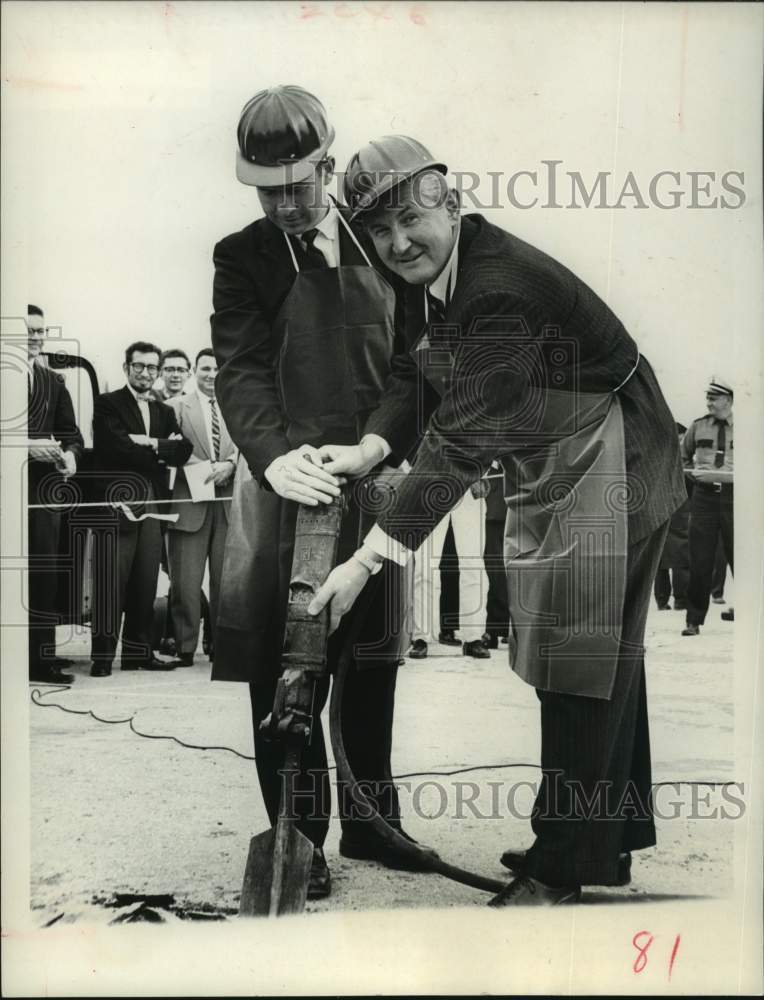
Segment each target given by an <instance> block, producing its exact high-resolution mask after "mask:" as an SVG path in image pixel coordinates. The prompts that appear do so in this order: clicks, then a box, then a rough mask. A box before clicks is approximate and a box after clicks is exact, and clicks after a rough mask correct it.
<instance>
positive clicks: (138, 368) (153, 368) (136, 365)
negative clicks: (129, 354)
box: [130, 361, 159, 375]
mask: <svg viewBox="0 0 764 1000" xmlns="http://www.w3.org/2000/svg"><path fill="white" fill-rule="evenodd" d="M130 367H131V368H132V369H133V371H134V372H135V374H136V375H140V374H141V373H142V372H144V371H147V372H148V373H149V375H156V374H157V373H158V372H159V365H144V363H143V362H142V361H131V362H130Z"/></svg>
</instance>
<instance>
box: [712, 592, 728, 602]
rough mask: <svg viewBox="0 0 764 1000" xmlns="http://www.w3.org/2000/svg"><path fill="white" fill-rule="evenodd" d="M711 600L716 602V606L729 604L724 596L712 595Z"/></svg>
mask: <svg viewBox="0 0 764 1000" xmlns="http://www.w3.org/2000/svg"><path fill="white" fill-rule="evenodd" d="M711 600H712V601H713V602H714V604H726V603H727V602H726V601H725V600H724V595H723V594H712V595H711Z"/></svg>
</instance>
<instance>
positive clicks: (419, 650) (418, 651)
mask: <svg viewBox="0 0 764 1000" xmlns="http://www.w3.org/2000/svg"><path fill="white" fill-rule="evenodd" d="M406 655H407V656H408V658H409V659H410V660H423V659H424V658H425V656H427V643H426V642H425V641H424V639H414V641H413V642H412V643H411V649H410V650H409V651H408V653H407V654H406Z"/></svg>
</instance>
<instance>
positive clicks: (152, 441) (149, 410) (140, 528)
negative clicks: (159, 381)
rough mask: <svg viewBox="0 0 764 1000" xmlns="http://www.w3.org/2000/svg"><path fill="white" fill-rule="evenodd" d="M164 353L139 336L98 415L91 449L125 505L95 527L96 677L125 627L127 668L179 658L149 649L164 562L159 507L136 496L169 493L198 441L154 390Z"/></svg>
mask: <svg viewBox="0 0 764 1000" xmlns="http://www.w3.org/2000/svg"><path fill="white" fill-rule="evenodd" d="M160 355H161V351H160V349H159V348H158V347H156V346H155V345H154V344H150V343H146V342H145V341H137V342H136V343H134V344H131V345H130V346H129V347H128V348H127V350H126V351H125V363H124V365H123V366H122V368H123V371H124V373H125V376H126V378H127V384H126V385H125V386H124V387H123V388H122V389H117V390H116V392H106V393H103V394H102V395H101V396H99V397H98V399H97V400H96V403H95V409H94V413H93V450H94V453H95V460H96V467H97V468H98V470H99V472H100V473H101V476H102V485H103V488H104V497H105V499H107V500H113V501H133V502H128V503H125V504H124V505H123V506H122V507H121V508H120V510H119V511H114V512H113V511H106V512H105V514H104V521H103V523H102V524H101V525H100V526H99V529H98V530H96V531H95V532H94V545H95V551H94V558H93V641H92V647H91V656H92V659H93V665H92V667H91V670H90V675H91V677H108V676H109V675H110V674H111V667H112V662H113V660H114V657H115V654H116V650H117V640H118V638H119V633H120V625H121V624H122V617H123V615H124V624H123V626H122V660H121V666H122V669H123V670H139V669H140V670H172V669H174V667H175V664H174V663H168V662H166V661H162V660H159V659H157V658H156V657H155V656H154V655H153V654H152V651H151V629H152V620H153V610H154V595H155V593H156V584H157V576H158V574H159V561H160V557H161V553H162V530H161V522H160V521H158V520H156V518H155V517H153V514H154V513H156V512H157V511H159V510H161V508H157V507H155V506H154V505H153V504H148V505H147V506H145V507H144V506H143V505H142V504H140V503H135V502H134V501H137V500H148V501H152V500H157V499H164V498H167V497H168V496H169V491H168V467H169V466H179V465H183V464H184V463H185V462H186V461H187V460H188V457H189V456H190V454H191V450H192V445H191V442H190V441H187V440H186V439H185V438H184V437H183V435H182V434H181V433H180V429H179V427H178V421H177V419H176V417H175V412H174V411H173V410H172V409H171V407H169V406H166V405H165V404H164V403H159V402H157V401H156V400H155V399H154V398H153V397H152V395H151V386H152V385H153V383H154V381H155V379H156V377H157V375H158V373H159V358H160Z"/></svg>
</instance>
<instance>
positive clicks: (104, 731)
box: [30, 605, 744, 926]
mask: <svg viewBox="0 0 764 1000" xmlns="http://www.w3.org/2000/svg"><path fill="white" fill-rule="evenodd" d="M720 610H723V607H720V606H716V605H712V607H711V611H710V613H709V621H708V624H707V625H706V626H705V627H704V628H703V630H702V633H701V635H700V636H699V637H697V638H686V637H681V636H680V631H681V628H682V625H683V620H684V615H683V613H681V612H675V611H663V612H659V611H657V609H655V607H654V605H653V607H652V608H651V611H650V615H649V618H648V626H647V635H646V645H647V684H648V698H649V706H650V726H651V738H652V756H653V780H654V782H656V783H662V782H666V783H676V784H671V785H665V786H662V787H661V788H660V789H658V790H657V792H656V794H657V795H658V798H657V799H656V802H657V803H658V808H659V811H660V816H659V818H658V819H657V830H658V846H657V847H655V848H652V849H650V850H647V851H642V852H638V853H637V854H635V856H634V863H633V871H632V883H631V885H630V886H628V887H625V888H620V889H604V888H603V889H596V890H595V889H592V890H591V891H588V892H585V894H584V902H585V903H587V904H590V905H596V904H605V903H608V902H618V901H623V900H625V899H631V900H634V901H640V902H654V901H657V900H680V899H685V898H687V899H697V898H701V897H706V898H708V897H713V898H718V897H725V896H728V895H730V894H731V893H732V888H733V886H732V881H733V879H732V870H733V833H734V820H735V818H736V817H737V816H738V815H739V814H740V813H741V811H742V809H743V808H744V806H743V807H741V806H740V805H739V803H738V804H736V801H737V800H739V799H740V798H741V794H740V792H739V791H736V789H735V788H734V787H732V786H729V785H726V786H725V787H718V786H717V787H713V786H706V785H702V784H701V785H697V784H690V782H712V783H720V784H721V783H729V782H735V781H739V780H742V777H743V776H742V775H737V774H736V773H735V767H734V760H735V757H734V718H733V688H734V685H733V636H734V629H735V625H734V624H731V623H728V622H724V621H721V620H720V619H719V612H720ZM88 641H89V636H88V634H87V631H86V630H84V631H81V632H80V633H73V632H72V630H70V629H59V635H58V642H59V645H58V652H59V655H61V656H69V657H72V658H73V659H74V660H75V666H74V669H73V672H74V674H75V677H76V679H75V682H74V684H73V685H72V686H71V688H69V689H55V688H46V687H45V686H42V685H30V696H31V697H32V698H33V700H34V701H35V704H33V705H32V706H31V707H30V728H31V769H32V776H31V798H32V802H31V868H32V874H31V905H32V911H33V916H34V923H35V924H36V925H37V926H43V925H45V924H49V923H52V922H53V923H59V922H61V923H70V922H75V921H80V920H88V921H95V922H98V923H112V922H114V921H116V920H117V919H118V918H119V919H120V920H131V919H135V920H141V919H153V917H157V919H161V920H164V921H173V920H181V919H186V918H193V919H202V918H204V917H206V918H208V919H211V918H220V919H224V918H226V917H232V916H233V915H234V914H235V913H236V911H237V908H238V901H239V893H240V890H241V883H242V876H243V872H244V865H245V861H246V857H247V850H248V845H249V840H250V838H251V837H252V836H253V835H254V834H256V833H259V832H261V831H263V830H265V829H267V827H268V821H267V819H266V816H265V812H264V809H263V806H262V803H261V800H260V795H259V790H258V787H257V781H256V775H255V768H254V763H253V760H252V759H251V758H252V753H253V748H252V732H251V719H250V714H249V699H248V691H247V688H246V686H245V685H241V684H233V683H218V682H216V683H211V682H210V664H209V661H208V660H207V658H206V657H205V656H204V655H203V654H202V653H201V652H199V653H198V654H197V656H196V658H195V662H194V665H193V666H191V667H187V668H179V669H176V670H175V671H174V672H172V673H143V672H130V673H125V674H121V673H120V672H119V670H115V672H114V674H113V675H112V676H111V677H108V678H91V677H89V675H88V670H89V659H88V656H87V650H88ZM43 706H48V707H43ZM64 710H65V711H64ZM538 760H539V712H538V701H537V699H536V696H535V693H534V691H533V689H532V688H530V687H529V686H527V685H526V684H524V683H523V682H522V681H520V680H519V679H518V678H517V677H515V676H514V674H513V673H512V671H511V670H510V669H509V666H508V660H507V651H506V647H502V648H500V649H499V650H496V651H492V654H491V659H490V660H475V659H471V658H468V657H463V656H462V655H460V654H459V655H454V649H453V648H451V647H444V646H434V647H432V646H431V647H430V655H429V656H428V657H427V659H424V660H407V661H406V663H405V665H404V666H402V667H401V668H400V671H399V678H398V687H397V708H396V719H395V734H394V755H393V771H394V774H395V775H396V776H403V775H411V777H405V778H401V789H400V792H401V807H402V814H403V817H404V825H405V828H406V829H407V831H408V832H409V833H410V834H411V835H412V836H414V837H415V838H416V839H417V840H419V841H421V842H422V843H426V844H429V845H431V846H432V847H434V848H436V849H437V850H438V852H439V853H440V854H441V856H442V857H443V858H444V859H445V860H447V861H449V862H452V863H453V864H456V865H461V866H464V867H468V868H470V869H472V870H475V871H479V872H481V873H482V874H485V875H489V876H491V877H494V878H507V877H508V874H507V872H506V871H505V870H504V869H503V868H502V867H501V865H500V864H499V860H498V859H499V856H500V854H501V853H502V851H503V850H504V849H506V848H507V847H509V846H513V847H526V846H529V844H530V843H531V840H532V834H531V831H530V823H529V821H528V818H527V817H528V814H529V810H530V806H531V803H532V801H533V787H532V786H533V785H534V784H535V783H536V782H537V781H538V778H539V774H540V772H539V769H538ZM460 769H463V771H464V773H461V774H456V775H443V774H439V773H438V772H444V771H454V770H460ZM338 838H339V823H338V822H337V820H336V819H334V820H333V822H332V828H331V832H330V835H329V839H328V841H327V844H326V854H327V860H328V863H329V866H330V868H331V871H332V876H333V891H332V894H331V896H330V897H329V898H328V899H326V900H321V901H317V902H311V903H309V904H308V907H307V909H308V912H313V913H319V912H328V911H332V910H365V909H369V908H378V909H394V908H414V907H482V906H484V904H485V903H486V902H487V899H488V898H489V897H488V896H487V895H486V894H485V893H482V892H479V891H477V890H474V889H470V888H467V887H465V886H462V885H458V884H456V883H454V882H450V881H447V880H446V879H444V878H441V877H439V876H436V875H431V874H415V873H404V872H396V871H390V870H388V869H385V868H382V867H381V866H379V865H376V864H373V863H370V862H359V861H347V860H345V859H342V858H340V857H339V854H338V850H337V845H338ZM115 894H122V895H115ZM147 896H154V897H158V898H157V899H155V900H154V903H153V910H152V903H151V900H149V901H148V902H144V904H143V906H142V905H141V901H142V900H143V899H144V897H147ZM147 910H152V914H147V912H146V911H147Z"/></svg>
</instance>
